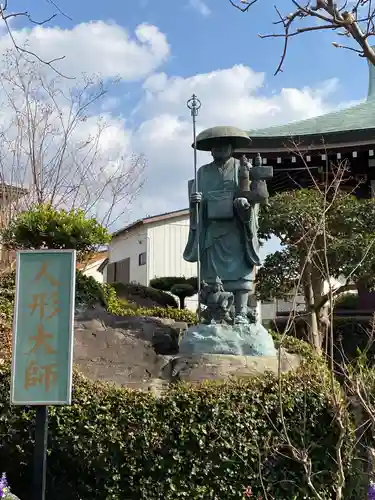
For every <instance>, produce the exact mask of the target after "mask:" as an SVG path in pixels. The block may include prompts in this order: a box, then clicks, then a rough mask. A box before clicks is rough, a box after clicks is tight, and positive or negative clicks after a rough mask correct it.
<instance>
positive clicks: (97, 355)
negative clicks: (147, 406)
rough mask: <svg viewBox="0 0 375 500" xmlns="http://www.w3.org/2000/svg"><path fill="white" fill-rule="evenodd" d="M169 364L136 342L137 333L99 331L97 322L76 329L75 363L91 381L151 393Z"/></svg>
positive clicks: (110, 329) (118, 330)
mask: <svg viewBox="0 0 375 500" xmlns="http://www.w3.org/2000/svg"><path fill="white" fill-rule="evenodd" d="M169 360H170V358H168V357H165V356H161V355H158V354H156V353H155V351H154V349H153V346H152V344H151V343H150V342H148V341H146V340H143V339H141V338H138V337H137V332H130V331H126V330H121V329H116V328H112V327H106V328H105V329H102V328H100V329H99V330H98V329H97V321H96V320H93V321H92V322H85V323H81V324H80V326H79V327H77V328H76V329H75V345H74V361H75V364H76V365H77V366H78V368H79V370H80V371H81V372H82V373H83V374H84V375H86V376H87V377H88V378H90V379H91V380H102V381H107V382H113V383H115V384H116V385H126V386H127V387H131V388H136V389H142V390H154V388H155V382H154V380H155V379H158V378H159V374H160V373H161V372H162V370H163V368H164V366H165V365H167V364H168V362H169ZM159 385H160V384H159Z"/></svg>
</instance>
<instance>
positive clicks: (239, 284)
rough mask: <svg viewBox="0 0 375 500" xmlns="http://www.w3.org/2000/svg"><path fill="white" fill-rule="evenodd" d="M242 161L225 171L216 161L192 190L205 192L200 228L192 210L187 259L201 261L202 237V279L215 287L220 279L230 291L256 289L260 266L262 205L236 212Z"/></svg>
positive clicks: (201, 171)
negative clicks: (217, 278)
mask: <svg viewBox="0 0 375 500" xmlns="http://www.w3.org/2000/svg"><path fill="white" fill-rule="evenodd" d="M239 166H240V162H239V160H235V159H234V158H231V159H230V160H228V163H227V167H226V168H225V169H224V170H221V169H219V168H218V166H217V165H216V164H215V163H214V162H212V163H209V164H207V165H203V166H202V167H201V168H200V169H199V170H198V173H197V177H198V189H196V187H195V185H194V182H191V183H190V186H189V191H190V193H193V192H197V191H198V192H200V193H202V202H201V204H200V206H199V225H198V230H197V227H196V217H195V208H194V206H191V208H190V229H189V237H188V242H187V244H186V248H185V251H184V259H185V260H186V261H188V262H197V260H198V251H197V247H198V245H197V243H198V238H199V247H200V248H199V250H200V262H201V279H202V280H204V281H205V282H206V283H208V284H214V283H215V280H216V277H219V278H220V279H221V280H222V282H223V284H224V288H225V290H226V291H236V290H244V291H245V290H248V291H250V290H252V288H253V279H254V272H253V271H254V267H255V266H259V265H260V257H259V239H258V210H259V205H258V204H255V205H251V208H250V209H249V210H247V211H242V213H238V212H236V210H235V208H234V205H233V200H234V198H235V197H236V196H235V195H236V192H237V191H238V190H239V182H238V173H239Z"/></svg>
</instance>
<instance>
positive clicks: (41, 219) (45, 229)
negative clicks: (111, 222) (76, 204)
mask: <svg viewBox="0 0 375 500" xmlns="http://www.w3.org/2000/svg"><path fill="white" fill-rule="evenodd" d="M1 236H2V243H3V245H4V246H5V247H6V248H9V249H31V250H35V249H40V248H50V249H51V248H52V249H53V248H56V249H64V248H67V249H76V250H77V258H78V259H82V258H84V257H85V256H86V255H87V254H88V253H90V252H92V251H94V250H95V249H96V248H97V247H98V246H100V245H104V244H106V243H108V242H109V241H110V235H109V233H108V231H107V230H106V229H105V228H104V227H103V226H102V225H101V224H99V223H98V222H97V221H96V219H94V218H90V219H89V218H87V217H86V215H85V213H84V212H83V211H82V210H70V211H66V210H57V209H56V208H54V207H52V206H50V205H36V206H35V207H33V208H31V209H30V210H27V211H25V212H21V213H19V214H18V215H17V216H16V217H15V218H14V219H13V220H12V221H11V222H10V224H9V225H8V226H7V227H6V228H5V229H4V230H2V232H1Z"/></svg>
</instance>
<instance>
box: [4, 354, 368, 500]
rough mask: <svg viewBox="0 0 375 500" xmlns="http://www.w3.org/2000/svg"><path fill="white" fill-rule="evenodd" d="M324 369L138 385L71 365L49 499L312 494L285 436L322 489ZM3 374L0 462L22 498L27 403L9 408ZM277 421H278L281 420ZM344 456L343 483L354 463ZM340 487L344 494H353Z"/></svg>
mask: <svg viewBox="0 0 375 500" xmlns="http://www.w3.org/2000/svg"><path fill="white" fill-rule="evenodd" d="M328 379H329V377H327V376H326V374H325V371H324V370H322V369H321V366H319V367H316V366H314V364H313V363H309V364H308V366H304V367H303V368H301V369H300V370H299V371H297V372H295V373H294V374H288V375H285V376H283V378H282V392H281V394H282V395H281V400H282V407H283V418H284V420H283V419H282V418H281V412H280V404H279V390H278V383H277V382H276V380H275V377H273V376H271V375H270V376H267V377H262V378H258V379H256V378H252V379H243V380H238V381H232V382H228V383H225V384H224V383H204V384H202V385H197V386H189V385H182V384H181V385H177V386H174V387H173V388H172V389H171V390H170V391H169V392H167V393H166V394H165V395H164V396H163V397H161V398H159V399H157V398H156V397H154V396H153V395H151V394H149V393H142V392H132V391H130V390H126V389H116V388H113V387H111V386H109V385H104V384H99V383H92V382H89V381H88V380H86V379H84V378H83V377H82V376H80V375H78V374H75V376H74V385H73V404H72V406H71V407H62V408H58V407H54V408H51V409H50V422H49V454H48V490H47V498H53V499H54V500H133V499H134V500H141V499H144V500H179V499H186V500H213V499H214V498H217V499H219V500H235V499H242V498H243V497H244V495H243V491H244V489H245V488H246V487H248V486H250V487H251V488H252V491H253V496H254V498H258V495H260V496H261V498H262V499H264V498H265V496H264V495H263V486H262V484H261V480H260V472H261V477H262V481H263V485H264V487H265V488H266V489H267V490H268V498H269V499H277V500H306V499H312V498H313V495H312V494H311V492H310V490H309V488H308V486H307V484H306V480H305V476H304V472H303V470H302V467H301V465H300V464H298V463H296V461H295V460H294V459H292V458H291V457H290V452H289V451H288V447H287V446H286V438H285V432H284V430H286V431H287V434H288V439H290V441H291V443H292V444H293V445H295V446H296V447H297V448H299V449H305V448H306V447H307V448H308V449H309V456H310V457H311V459H312V461H313V482H314V485H315V487H316V488H317V490H318V491H319V493H320V494H321V497H322V498H323V499H325V500H328V499H331V498H332V496H331V495H332V485H333V484H334V483H335V480H336V463H335V458H334V457H335V446H336V443H337V438H338V432H339V431H338V428H337V426H336V424H335V420H334V418H333V411H332V408H331V402H330V390H329V388H328V385H329V382H328ZM8 401H9V372H8V369H7V368H6V369H4V368H3V369H0V433H1V436H2V442H1V444H2V446H1V447H0V470H1V471H6V472H7V473H8V475H9V479H10V482H11V486H12V488H13V490H14V492H15V493H16V494H17V495H18V496H20V498H30V495H29V493H30V485H31V477H32V453H33V427H34V410H33V409H29V408H22V407H10V406H9V402H8ZM284 425H285V427H284ZM348 445H349V441H348V442H347V443H346V445H345V447H344V462H345V468H346V472H347V474H348V476H349V475H350V476H351V482H350V486H348V487H350V488H354V486H353V485H354V484H355V482H356V477H357V476H356V472H355V471H354V470H353V468H352V465H351V463H350V461H349V460H348V459H347V453H346V450H347V447H348ZM357 495H358V491H354V489H350V490H347V491H346V494H345V498H348V499H354V498H363V497H362V496H357Z"/></svg>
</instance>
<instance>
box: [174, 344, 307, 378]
mask: <svg viewBox="0 0 375 500" xmlns="http://www.w3.org/2000/svg"><path fill="white" fill-rule="evenodd" d="M280 361H281V371H282V372H283V373H285V372H287V371H290V370H292V369H296V368H298V366H299V365H300V364H301V358H300V357H299V356H297V355H293V354H289V353H286V352H285V351H283V350H282V351H281V353H280ZM278 369H279V357H278V356H231V355H223V354H191V355H185V356H179V357H178V358H175V359H174V360H173V361H172V362H171V363H170V364H169V365H168V366H167V367H165V369H164V373H165V374H166V376H170V377H171V379H172V380H174V381H177V380H182V381H185V382H201V381H202V380H225V379H230V378H232V377H251V376H257V375H261V374H264V373H265V372H272V373H275V374H277V373H278Z"/></svg>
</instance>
